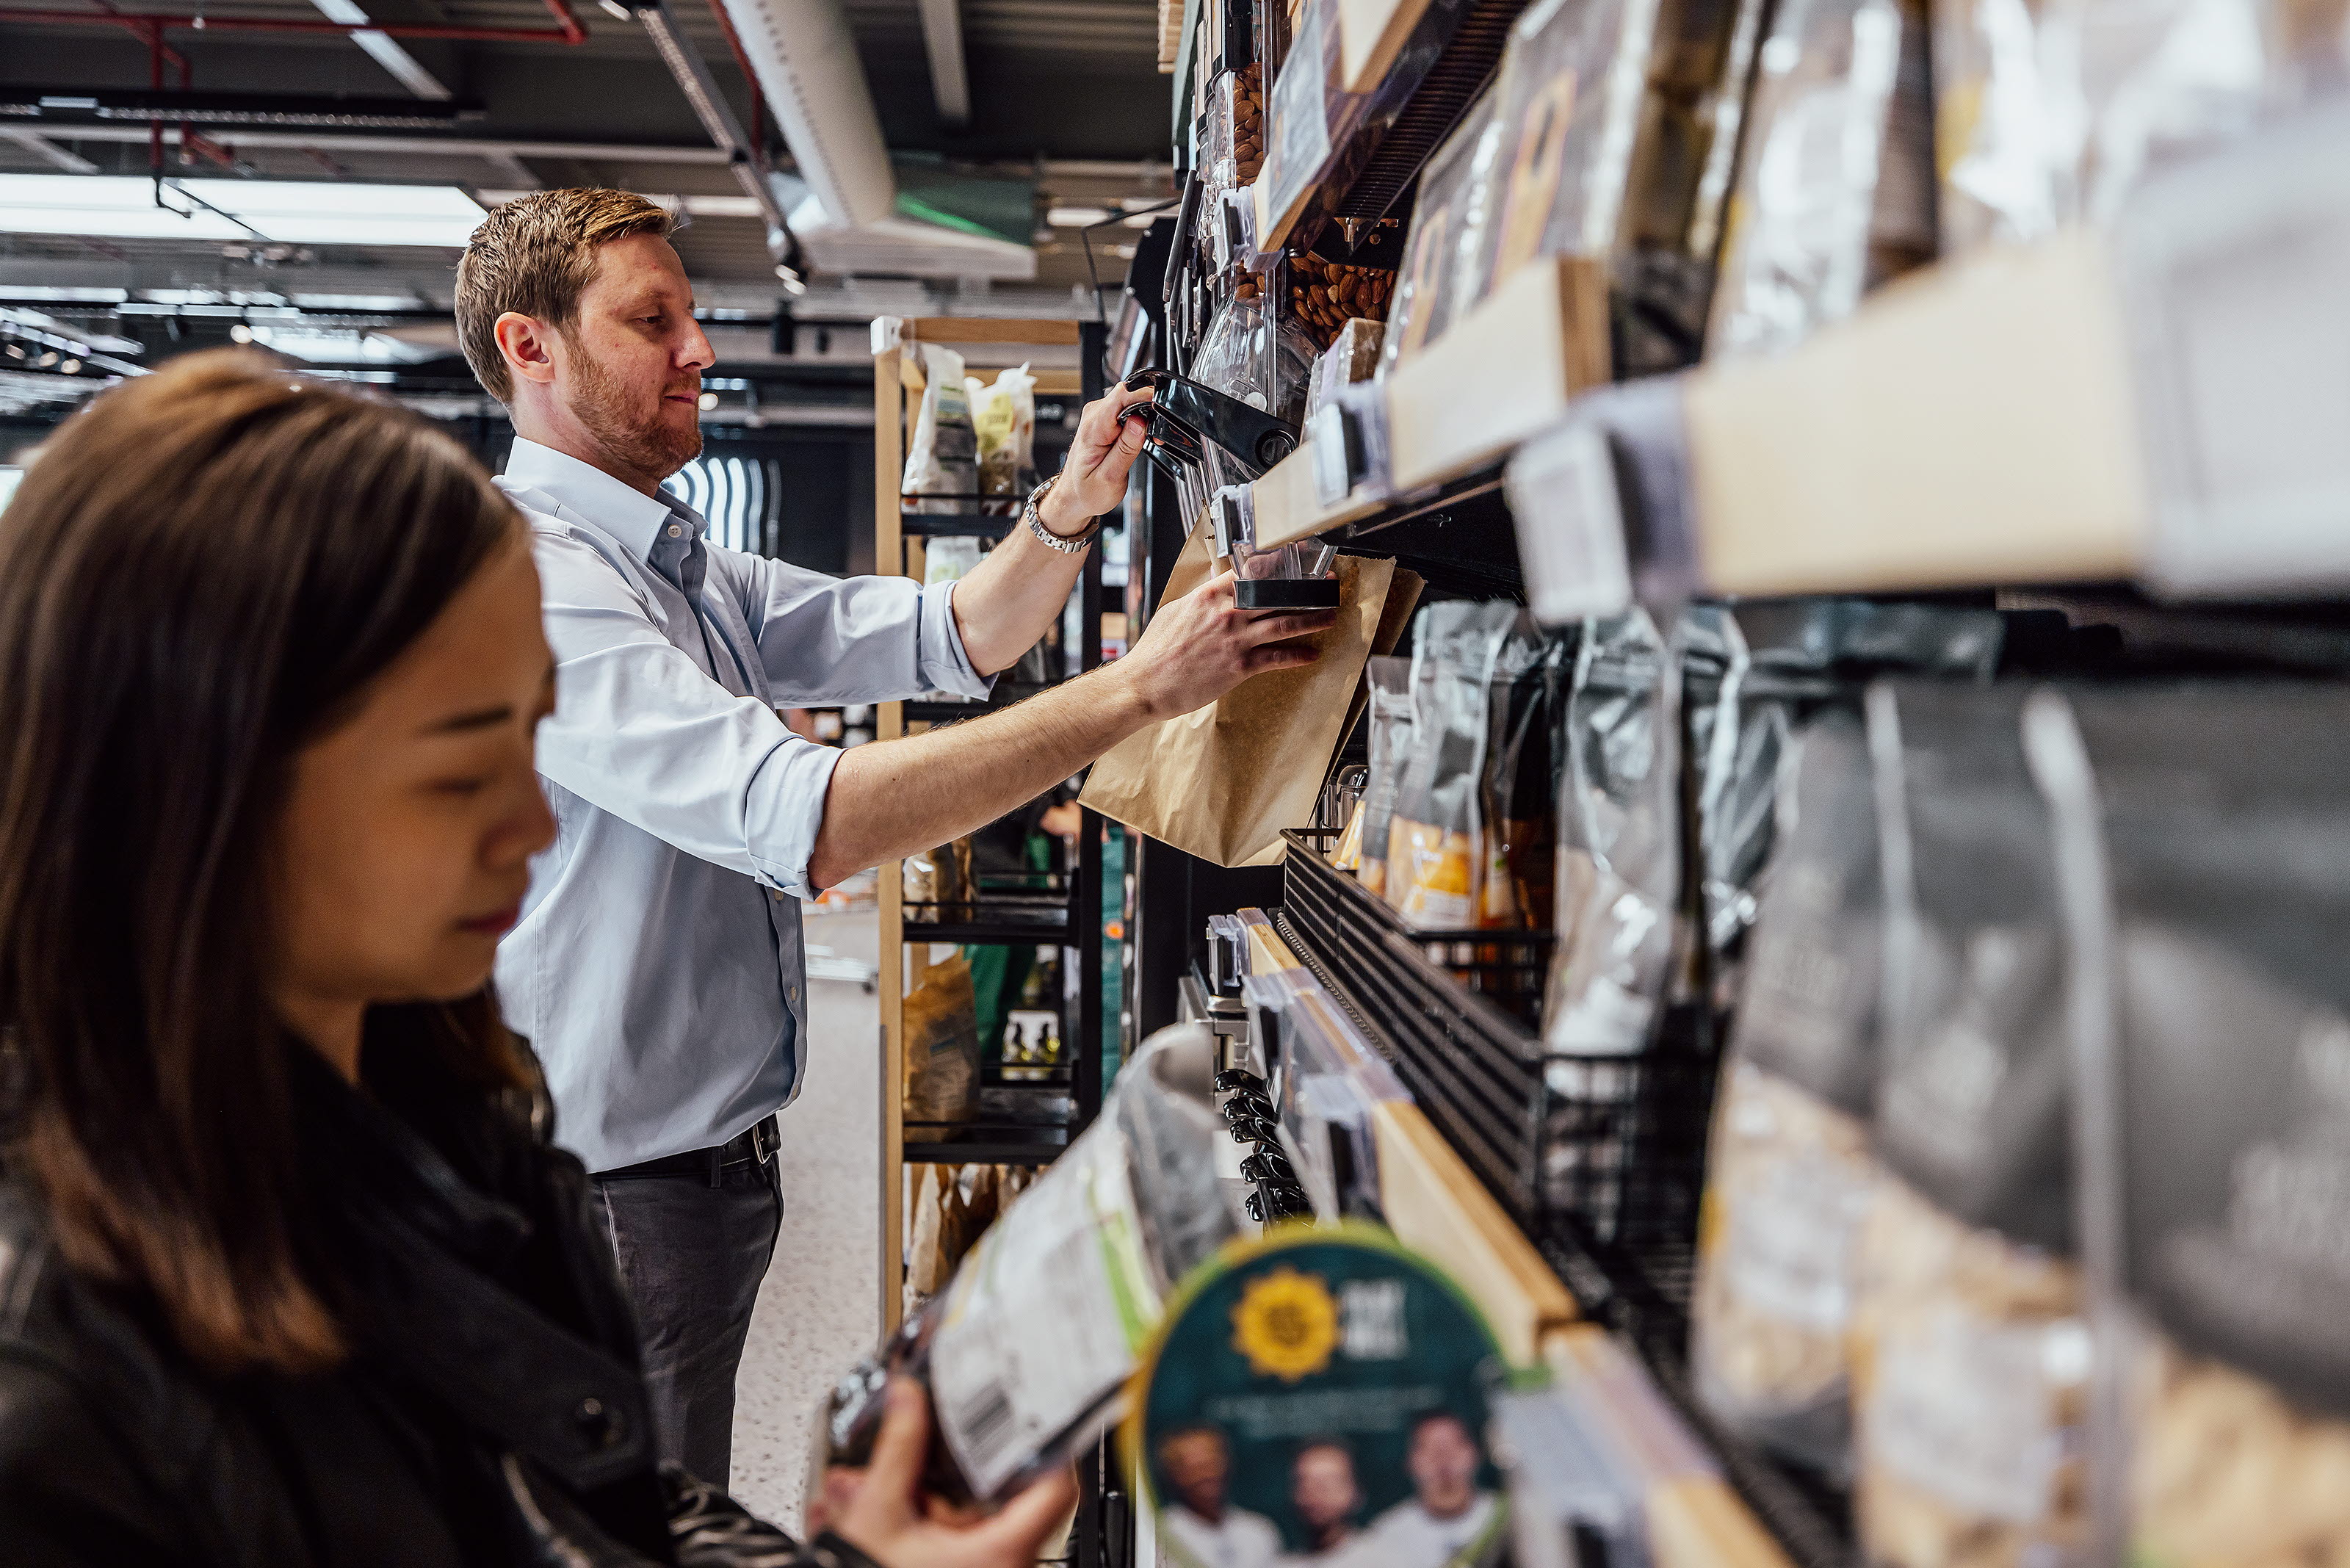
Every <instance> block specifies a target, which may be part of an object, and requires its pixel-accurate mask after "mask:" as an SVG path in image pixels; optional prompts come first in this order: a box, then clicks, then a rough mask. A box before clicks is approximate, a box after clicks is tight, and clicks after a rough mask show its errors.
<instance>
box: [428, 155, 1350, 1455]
mask: <svg viewBox="0 0 2350 1568" xmlns="http://www.w3.org/2000/svg"><path fill="white" fill-rule="evenodd" d="M669 231H670V219H669V217H668V216H667V214H665V213H663V212H662V211H661V210H660V208H658V207H656V206H654V205H653V204H652V203H650V202H647V201H645V200H644V199H643V198H641V197H638V196H633V195H630V194H629V193H628V192H619V191H551V192H536V193H534V194H532V195H529V196H525V197H524V198H522V199H520V200H518V201H515V202H509V203H508V204H506V205H505V206H504V207H502V208H500V209H499V210H498V211H497V212H495V213H493V214H492V215H491V216H490V217H489V219H488V220H487V221H485V222H484V223H483V225H482V226H481V228H480V229H479V230H477V231H476V232H475V234H474V235H473V242H472V244H471V245H470V246H469V247H468V249H467V251H466V254H465V255H464V258H463V261H462V262H461V263H460V265H459V268H458V275H457V319H458V329H459V335H460V337H461V340H462V341H463V347H464V349H465V354H466V358H467V359H468V361H469V362H470V363H471V364H472V366H473V370H474V373H475V374H476V375H477V376H479V377H480V378H481V380H482V384H483V385H484V387H485V388H487V389H489V391H490V392H491V393H492V394H493V395H494V396H495V397H497V398H498V399H499V400H501V401H503V402H504V404H505V405H506V406H507V408H508V409H509V410H511V412H512V415H513V418H514V425H515V434H516V437H517V439H516V441H515V448H514V454H513V456H512V458H511V459H510V460H509V462H508V464H507V468H506V472H505V475H504V478H502V479H501V480H500V481H499V482H498V483H499V485H500V487H501V488H503V489H504V491H505V493H507V495H509V496H510V497H512V498H513V500H514V502H515V505H516V506H518V507H519V508H521V510H522V512H523V514H524V515H525V517H526V518H527V519H528V521H529V523H530V525H531V529H532V535H533V540H534V545H535V554H536V560H537V566H538V572H539V577H540V584H541V589H542V593H543V596H544V603H545V609H546V633H547V640H548V642H549V643H550V645H551V646H552V647H553V649H554V651H555V656H556V712H555V715H554V717H552V718H551V719H549V720H548V721H547V722H546V724H545V725H543V726H542V728H541V730H540V732H539V737H538V768H539V772H540V774H541V776H542V778H543V779H544V781H545V784H546V794H547V797H548V802H549V804H550V805H552V806H553V808H554V811H555V816H556V824H557V830H558V831H557V836H556V843H555V845H554V846H553V847H552V848H550V849H548V850H547V851H546V853H545V854H543V855H542V856H540V857H538V859H537V860H536V861H535V862H534V864H533V868H532V877H531V888H530V894H529V897H528V898H527V899H526V900H525V903H524V906H523V911H522V916H521V919H520V920H519V922H518V923H517V924H516V926H515V929H514V930H513V932H512V933H511V934H510V935H509V936H508V937H507V938H506V939H505V941H504V945H503V947H502V948H501V950H500V952H499V958H498V970H497V983H498V993H499V998H500V1000H501V1002H502V1003H503V1004H504V1009H505V1012H506V1016H507V1018H508V1020H509V1022H511V1023H513V1025H514V1027H515V1029H516V1030H517V1031H518V1032H520V1033H524V1034H525V1035H528V1036H529V1037H530V1038H531V1040H532V1041H533V1043H534V1044H536V1048H537V1051H538V1054H539V1056H540V1058H541V1060H542V1061H543V1062H544V1064H545V1065H546V1075H547V1081H548V1085H549V1087H550V1088H551V1089H552V1091H553V1093H554V1097H555V1102H556V1115H557V1127H556V1132H557V1137H558V1138H559V1139H560V1141H561V1142H562V1143H563V1144H564V1145H565V1146H566V1147H569V1148H571V1149H573V1150H574V1151H576V1152H577V1154H578V1155H579V1156H580V1158H582V1159H583V1160H585V1161H586V1163H587V1168H588V1169H589V1170H590V1171H591V1172H594V1173H596V1175H597V1181H596V1189H597V1202H598V1210H599V1213H600V1215H601V1217H602V1219H603V1220H604V1222H605V1225H606V1227H607V1230H608V1234H609V1236H610V1238H611V1241H612V1245H613V1250H614V1253H615V1256H616V1258H617V1260H618V1262H619V1266H620V1271H621V1274H622V1277H623V1278H624V1279H625V1280H626V1281H627V1282H628V1284H629V1290H630V1292H631V1294H632V1296H633V1297H634V1300H635V1303H636V1306H637V1311H638V1315H639V1327H640V1332H641V1336H642V1338H643V1342H644V1348H645V1362H646V1375H647V1379H648V1382H649V1384H650V1387H651V1391H652V1397H653V1407H654V1416H655V1420H656V1422H657V1423H658V1425H659V1427H660V1432H659V1434H658V1435H659V1438H660V1443H661V1446H662V1449H663V1451H664V1453H665V1454H666V1455H667V1456H668V1457H671V1458H675V1459H680V1460H681V1461H682V1462H683V1463H684V1464H685V1465H686V1467H687V1468H688V1469H691V1470H693V1471H695V1472H696V1473H697V1474H700V1475H703V1476H705V1477H707V1478H708V1479H710V1480H712V1481H714V1482H718V1483H722V1484H723V1482H724V1481H725V1480H726V1469H727V1459H728V1453H729V1447H730V1443H731V1433H732V1426H733V1384H734V1371H735V1366H736V1365H737V1363H738V1362H739V1360H740V1358H741V1354H742V1347H743V1335H744V1332H745V1330H746V1329H747V1327H748V1324H749V1321H750V1313H751V1307H752V1304H753V1303H754V1301H755V1299H756V1297H757V1293H758V1284H759V1280H760V1277H761V1276H762V1275H763V1274H764V1272H765V1270H766V1266H767V1261H768V1258H769V1255H770V1253H771V1252H772V1250H773V1247H774V1242H775V1227H776V1221H777V1216H778V1213H779V1209H778V1204H777V1197H776V1193H775V1177H774V1168H773V1164H772V1159H771V1157H772V1154H773V1151H774V1136H775V1134H774V1127H775V1124H774V1115H775V1111H776V1110H777V1109H778V1108H779V1107H780V1106H783V1105H784V1104H785V1102H786V1101H788V1100H789V1099H790V1098H791V1096H792V1095H793V1094H794V1093H795V1091H796V1090H797V1088H798V1086H799V1084H800V1080H801V1075H802V1073H803V1070H804V1069H805V1067H806V1062H807V1056H808V1052H807V1041H806V1016H807V1014H806V978H805V971H804V969H803V966H802V960H801V946H800V917H799V903H800V901H801V900H802V899H804V898H813V897H814V896H815V895H816V892H817V891H819V890H820V889H822V888H827V887H829V886H831V885H833V884H834V883H836V882H837V881H839V880H840V879H841V878H842V877H846V876H847V875H849V874H850V873H852V872H854V871H857V870H859V869H862V868H863V867H868V866H872V865H876V864H878V863H879V862H880V861H882V860H885V859H889V858H892V857H898V856H901V855H906V854H911V853H914V852H917V851H920V850H923V849H927V848H930V847H931V846H935V845H938V844H941V843H944V842H946V841H948V840H951V839H952V838H954V837H956V836H960V835H962V834H964V833H968V832H970V831H971V830H972V829H973V828H975V827H978V826H983V824H985V823H987V822H990V821H992V820H993V819H994V818H995V817H997V816H1000V815H1003V813H1005V812H1007V811H1010V810H1012V809H1014V807H1016V806H1018V805H1022V804H1024V802H1026V801H1028V800H1031V799H1033V798H1034V797H1035V796H1036V795H1038V794H1042V793H1043V792H1044V791H1045V790H1046V789H1048V788H1050V787H1051V786H1052V785H1053V784H1055V783H1058V782H1059V781H1061V780H1063V779H1066V778H1067V777H1068V776H1069V775H1070V774H1074V773H1076V772H1077V771H1078V770H1079V769H1080V768H1082V767H1084V766H1085V765H1086V764H1087V763H1090V762H1091V761H1092V760H1093V759H1094V758H1095V757H1097V756H1098V755H1099V754H1100V753H1102V752H1104V751H1106V750H1107V749H1108V748H1109V747H1110V746H1112V745H1114V744H1116V743H1117V742H1118V741H1119V740H1122V739H1123V738H1125V737H1126V736H1127V735H1128V734H1130V733H1132V732H1134V731H1136V730H1138V729H1139V728H1141V727H1142V726H1143V725H1145V724H1147V723H1149V722H1154V721H1156V720H1158V719H1162V718H1166V717H1170V716H1172V715H1174V714H1178V713H1183V712H1188V711H1191V710H1192V709H1195V708H1198V707H1201V706H1202V705H1204V704H1206V703H1207V702H1210V701H1214V700H1215V698H1216V697H1218V696H1220V695H1222V692H1223V691H1227V690H1229V689H1230V688H1231V687H1232V686H1233V685H1235V684H1237V683H1238V682H1239V681H1240V680H1243V679H1244V678H1246V676H1248V675H1249V674H1252V673H1254V672H1255V671H1257V670H1270V669H1281V668H1286V667H1289V666H1292V665H1297V664H1303V663H1305V662H1308V661H1309V660H1310V659H1312V657H1313V654H1312V652H1311V651H1310V650H1308V649H1305V648H1302V647H1299V646H1296V645H1295V644H1289V645H1285V646H1284V639H1292V638H1295V637H1298V636H1300V635H1302V634H1305V633H1307V632H1312V631H1315V630H1319V629H1321V628H1324V627H1326V626H1327V625H1328V624H1329V620H1330V618H1329V617H1328V616H1326V615H1323V616H1288V617H1274V618H1265V619H1262V620H1260V619H1254V618H1251V617H1250V616H1249V615H1247V614H1244V613H1243V612H1241V611H1240V610H1238V609H1237V608H1236V607H1234V606H1233V604H1232V593H1231V588H1230V585H1229V583H1228V582H1226V583H1222V584H1219V585H1213V586H1211V587H1210V588H1207V589H1203V590H1201V592H1199V593H1195V594H1193V595H1191V596H1189V597H1187V598H1185V599H1184V600H1183V601H1181V602H1180V604H1179V605H1176V606H1171V607H1168V608H1167V609H1165V610H1163V611H1162V612H1161V613H1160V614H1159V615H1158V616H1156V617H1154V618H1153V619H1152V621H1151V623H1150V626H1149V630H1148V631H1147V632H1146V633H1145V635H1144V636H1143V637H1142V638H1141V639H1139V640H1138V642H1137V643H1136V645H1135V647H1134V649H1132V651H1130V652H1129V653H1128V655H1127V656H1126V657H1125V658H1124V659H1119V660H1118V661H1117V662H1116V663H1115V664H1113V665H1110V666H1108V667H1107V668H1105V669H1103V670H1098V671H1096V672H1094V673H1093V674H1091V675H1088V676H1087V677H1085V678H1083V679H1081V680H1076V681H1072V682H1070V683H1068V684H1067V685H1066V686H1064V687H1061V688H1058V689H1056V690H1054V691H1048V692H1045V693H1044V694H1043V695H1041V696H1039V697H1036V698H1035V699H1032V700H1031V701H1027V702H1024V703H1022V704H1020V705H1018V706H1017V707H1014V708H1013V709H1010V710H1007V711H1003V712H1002V713H1000V714H994V715H990V716H987V717H985V718H982V719H976V720H972V721H970V722H966V723H963V724H959V725H956V726H954V727H952V728H951V729H950V730H945V731H938V732H931V733H929V734H925V735H920V736H915V737H910V738H908V739H905V740H899V741H891V742H879V743H877V744H872V745H868V746H862V747H858V748H857V749H856V750H854V751H851V752H846V753H843V752H839V751H835V750H833V749H831V748H829V747H826V746H819V745H816V744H813V743H811V742H807V741H805V740H802V739H801V738H799V737H798V736H796V735H794V734H793V733H792V732H790V731H789V730H787V729H786V728H785V725H784V723H783V722H782V720H781V719H780V718H778V717H777V715H776V711H775V710H776V708H777V707H778V706H782V705H791V706H805V705H808V704H815V703H835V702H874V701H888V700H891V699H898V698H906V697H911V696H914V695H917V694H919V693H920V692H923V691H932V690H940V691H952V692H956V693H959V694H962V695H964V696H970V697H979V696H983V695H984V694H985V693H986V692H987V691H988V690H989V686H990V681H991V678H992V677H993V674H994V673H995V672H996V671H997V670H1003V669H1005V668H1007V667H1008V666H1010V665H1011V664H1013V663H1014V661H1015V660H1017V659H1019V657H1020V656H1021V654H1022V653H1024V652H1025V651H1026V650H1027V649H1028V648H1029V647H1030V646H1031V645H1033V644H1034V643H1035V640H1036V639H1038V638H1039V637H1041V636H1042V635H1043V634H1044V632H1045V628H1047V627H1048V626H1049V625H1050V624H1051V623H1052V621H1053V620H1054V619H1055V618H1056V617H1058V616H1059V614H1060V613H1061V609H1062V607H1063V605H1064V604H1065V603H1066V600H1067V597H1068V594H1069V590H1070V588H1071V587H1072V585H1074V583H1075V582H1076V576H1077V574H1078V572H1079V570H1080V569H1081V567H1082V565H1083V562H1084V552H1085V549H1086V547H1087V540H1089V539H1090V537H1091V535H1092V532H1093V527H1094V524H1093V521H1092V520H1093V519H1095V518H1096V517H1097V516H1098V515H1099V514H1102V513H1105V512H1107V511H1109V510H1110V509H1111V508H1112V507H1114V506H1116V505H1117V504H1118V503H1119V501H1120V499H1121V498H1122V497H1123V495H1124V493H1125V488H1126V478H1127V472H1128V469H1129V468H1130V467H1131V465H1132V463H1133V461H1134V459H1135V457H1136V455H1137V454H1138V453H1139V451H1140V447H1141V431H1140V430H1139V421H1130V420H1128V419H1126V418H1124V417H1123V416H1125V415H1126V414H1127V413H1128V411H1129V410H1130V409H1131V407H1132V405H1133V404H1134V403H1136V402H1139V401H1140V400H1142V399H1143V398H1144V397H1147V396H1148V394H1145V393H1128V392H1126V391H1124V390H1123V389H1120V390H1119V391H1118V392H1114V393H1113V394H1112V395H1111V396H1110V397H1108V398H1106V399H1104V400H1102V401H1100V402H1097V403H1096V404H1094V405H1092V406H1091V407H1089V408H1088V409H1087V410H1086V412H1085V415H1084V417H1083V420H1082V421H1081V423H1080V427H1079V431H1078V433H1077V436H1076V441H1075V444H1074V446H1073V448H1072V451H1071V452H1070V456H1069V460H1068V463H1067V466H1066V468H1065V469H1064V470H1063V472H1062V473H1061V474H1060V475H1059V476H1058V477H1057V478H1056V479H1055V480H1054V481H1053V482H1052V483H1050V484H1048V485H1047V486H1046V487H1045V488H1044V489H1042V490H1040V491H1039V493H1038V494H1037V496H1036V498H1035V500H1034V502H1033V503H1032V504H1031V506H1030V509H1029V511H1028V513H1027V514H1026V516H1025V517H1024V523H1023V525H1022V526H1021V527H1019V528H1015V529H1014V531H1013V532H1012V533H1011V534H1010V535H1009V536H1008V537H1007V538H1006V539H1005V540H1004V542H1003V544H1002V545H999V546H997V547H996V548H995V549H994V550H993V551H992V552H990V554H989V555H988V556H987V558H986V560H985V561H984V562H983V564H982V565H981V566H979V567H978V568H977V569H976V570H975V571H973V572H972V573H971V574H970V575H969V576H966V577H964V578H963V579H962V581H960V582H958V583H955V584H952V585H950V586H948V587H941V588H925V587H921V586H920V585H919V584H917V583H915V582H913V581H911V580H910V579H908V578H903V577H860V578H850V579H847V580H845V581H843V580H837V579H834V578H831V577H827V576H823V575H822V574H819V573H816V572H811V571H806V570H803V569H801V568H799V567H796V566H789V565H786V564H785V563H784V562H781V561H775V560H769V559H765V558H764V557H760V556H747V555H743V554H739V553H737V552H734V551H732V550H727V549H723V548H720V547H717V546H714V545H711V544H709V543H708V542H707V540H706V539H705V538H704V537H703V534H704V529H703V524H702V518H701V517H700V516H698V515H697V514H695V513H694V512H693V511H692V510H691V508H689V507H687V506H686V505H684V504H682V503H681V502H680V501H679V500H677V499H676V498H675V497H674V496H672V495H671V494H669V493H667V492H665V491H663V490H662V489H661V482H662V481H663V480H665V479H667V478H668V477H669V476H670V475H671V474H672V473H674V472H677V470H678V469H679V468H680V467H681V466H682V465H683V464H684V463H685V462H688V461H689V460H690V459H691V458H692V457H693V456H694V454H695V453H696V452H699V451H700V450H701V444H702V441H701V430H700V410H699V407H698V399H699V396H700V391H701V377H702V370H703V369H705V368H706V367H707V366H708V365H709V364H710V363H711V361H712V354H711V350H710V345H709V342H708V340H707V339H706V338H704V337H703V336H702V331H701V328H700V327H697V326H696V325H695V324H694V320H693V315H692V293H691V286H689V285H688V283H687V281H686V278H685V274H684V270H683V268H682V267H681V265H680V264H679V262H678V259H677V254H676V252H675V251H674V250H672V249H671V246H670V244H669V242H668V238H667V235H668V234H669ZM858 1044H860V1045H862V1044H864V1043H863V1042H858Z"/></svg>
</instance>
